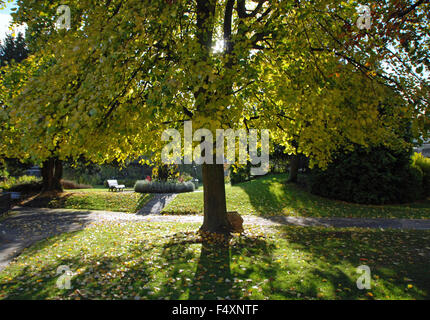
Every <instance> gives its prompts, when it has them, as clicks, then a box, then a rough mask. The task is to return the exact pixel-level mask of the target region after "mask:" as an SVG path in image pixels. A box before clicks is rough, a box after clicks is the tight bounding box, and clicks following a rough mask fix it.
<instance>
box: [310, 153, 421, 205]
mask: <svg viewBox="0 0 430 320" xmlns="http://www.w3.org/2000/svg"><path fill="white" fill-rule="evenodd" d="M422 181H423V174H422V172H421V171H420V170H419V169H417V168H415V167H414V166H411V161H410V153H409V152H408V151H405V152H394V151H391V150H388V149H386V148H383V147H379V148H373V149H372V150H370V151H367V150H364V149H362V148H357V149H356V150H355V151H354V152H352V153H348V154H339V155H338V156H337V157H336V158H335V159H334V161H333V163H331V164H330V165H329V166H328V168H327V170H321V169H314V170H312V171H311V173H310V176H309V179H308V187H309V189H310V190H309V191H310V192H312V193H314V194H317V195H320V196H323V197H327V198H332V199H337V200H343V201H348V202H355V203H361V204H388V203H404V202H413V201H416V200H420V199H422V198H423V192H422V190H423V182H422Z"/></svg>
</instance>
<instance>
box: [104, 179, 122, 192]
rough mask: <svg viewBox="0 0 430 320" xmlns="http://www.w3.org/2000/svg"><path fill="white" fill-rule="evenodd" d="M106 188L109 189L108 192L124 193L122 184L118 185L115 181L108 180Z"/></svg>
mask: <svg viewBox="0 0 430 320" xmlns="http://www.w3.org/2000/svg"><path fill="white" fill-rule="evenodd" d="M107 183H108V187H109V191H119V190H121V191H124V188H125V185H123V184H118V181H117V180H108V181H107Z"/></svg>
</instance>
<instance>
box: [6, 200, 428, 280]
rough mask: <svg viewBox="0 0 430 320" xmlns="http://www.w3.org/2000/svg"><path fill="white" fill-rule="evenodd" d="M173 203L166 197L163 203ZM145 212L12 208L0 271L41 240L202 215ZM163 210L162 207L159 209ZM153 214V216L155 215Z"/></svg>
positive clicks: (400, 225)
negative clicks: (93, 229)
mask: <svg viewBox="0 0 430 320" xmlns="http://www.w3.org/2000/svg"><path fill="white" fill-rule="evenodd" d="M169 200H170V201H171V200H172V197H171V196H167V197H166V198H164V200H163V201H165V202H168V201H169ZM151 206H152V205H150V206H147V207H146V209H145V210H143V211H140V212H139V213H137V214H130V213H122V212H108V211H90V210H67V209H35V208H21V207H15V208H14V209H13V211H12V212H11V215H10V216H9V217H7V218H5V219H3V220H2V221H0V271H1V270H2V269H3V268H4V267H5V266H6V265H7V264H8V263H9V262H10V261H11V260H12V259H13V258H14V257H15V256H17V255H19V254H20V252H21V251H22V250H23V249H24V248H26V247H28V246H30V245H32V244H33V243H35V242H37V241H40V240H42V239H45V238H48V237H51V236H54V235H57V234H61V233H64V232H72V231H78V230H82V229H84V228H87V227H89V226H90V225H93V224H98V223H109V222H116V223H127V222H134V221H136V222H181V223H201V222H202V221H203V217H202V216H196V215H193V216H163V215H159V214H158V213H159V212H160V211H159V210H161V209H159V208H160V206H158V209H159V210H156V209H153V210H147V209H148V208H150V207H151ZM161 207H162V206H161ZM154 212H155V214H154ZM243 218H244V224H245V225H257V226H281V225H296V226H321V227H336V228H350V227H358V228H383V229H404V230H407V229H409V230H430V219H423V220H412V219H350V218H303V217H267V218H262V217H256V216H243Z"/></svg>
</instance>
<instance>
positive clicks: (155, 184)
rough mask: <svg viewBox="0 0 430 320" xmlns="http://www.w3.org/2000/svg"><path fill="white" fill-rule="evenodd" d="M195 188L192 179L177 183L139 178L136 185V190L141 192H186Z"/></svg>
mask: <svg viewBox="0 0 430 320" xmlns="http://www.w3.org/2000/svg"><path fill="white" fill-rule="evenodd" d="M194 189H195V186H194V183H192V182H190V181H188V182H183V183H175V182H161V181H148V180H139V181H137V182H136V184H135V186H134V191H135V192H139V193H185V192H193V191H194Z"/></svg>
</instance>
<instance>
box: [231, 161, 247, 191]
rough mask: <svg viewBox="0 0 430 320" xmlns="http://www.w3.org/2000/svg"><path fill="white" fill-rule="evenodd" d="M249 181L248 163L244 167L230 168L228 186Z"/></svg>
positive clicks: (233, 166)
mask: <svg viewBox="0 0 430 320" xmlns="http://www.w3.org/2000/svg"><path fill="white" fill-rule="evenodd" d="M249 180H251V163H250V162H248V164H247V165H246V166H239V167H237V166H235V165H232V166H231V167H230V184H231V185H232V186H233V185H235V184H238V183H242V182H246V181H249Z"/></svg>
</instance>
